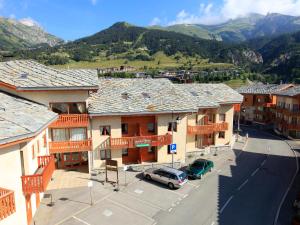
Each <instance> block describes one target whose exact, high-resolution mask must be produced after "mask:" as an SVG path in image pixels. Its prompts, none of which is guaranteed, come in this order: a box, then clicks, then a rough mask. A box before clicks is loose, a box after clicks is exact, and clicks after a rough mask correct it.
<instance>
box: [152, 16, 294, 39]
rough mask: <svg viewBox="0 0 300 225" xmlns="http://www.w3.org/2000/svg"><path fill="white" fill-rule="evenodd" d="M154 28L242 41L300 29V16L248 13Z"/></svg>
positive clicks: (202, 36)
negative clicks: (213, 22)
mask: <svg viewBox="0 0 300 225" xmlns="http://www.w3.org/2000/svg"><path fill="white" fill-rule="evenodd" d="M154 28H155V29H162V30H167V31H174V32H178V33H183V34H187V35H190V36H194V37H199V38H203V39H209V40H218V41H225V42H243V41H247V40H250V39H254V38H258V37H274V36H278V35H281V34H284V33H289V32H296V31H299V30H300V17H294V16H288V15H282V14H278V13H272V14H268V15H266V16H263V15H259V14H250V15H249V16H247V17H243V18H237V19H234V20H229V21H227V22H226V23H223V24H218V25H202V24H178V25H173V26H167V27H160V26H155V27H154Z"/></svg>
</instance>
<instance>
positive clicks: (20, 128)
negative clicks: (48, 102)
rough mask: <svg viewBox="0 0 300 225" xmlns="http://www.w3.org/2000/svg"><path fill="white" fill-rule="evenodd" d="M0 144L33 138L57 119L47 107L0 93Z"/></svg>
mask: <svg viewBox="0 0 300 225" xmlns="http://www.w3.org/2000/svg"><path fill="white" fill-rule="evenodd" d="M0 99H1V101H0V144H5V143H8V142H12V141H16V140H19V139H23V138H27V137H32V136H34V135H36V134H37V133H39V132H40V131H41V130H42V129H44V128H45V127H46V126H47V125H48V124H49V123H50V122H52V121H53V120H54V119H56V118H57V114H56V113H54V112H51V111H49V110H48V109H47V107H45V106H43V105H39V104H36V103H33V102H30V101H27V100H24V99H22V98H19V97H15V96H12V95H9V94H7V93H4V92H1V91H0Z"/></svg>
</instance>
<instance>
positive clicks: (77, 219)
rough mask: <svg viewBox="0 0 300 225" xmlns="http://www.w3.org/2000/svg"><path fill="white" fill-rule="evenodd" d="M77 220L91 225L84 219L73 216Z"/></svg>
mask: <svg viewBox="0 0 300 225" xmlns="http://www.w3.org/2000/svg"><path fill="white" fill-rule="evenodd" d="M72 217H73V218H74V219H75V220H78V221H79V222H81V223H83V224H85V225H91V224H89V223H87V222H85V221H84V220H82V219H79V218H78V217H76V216H72Z"/></svg>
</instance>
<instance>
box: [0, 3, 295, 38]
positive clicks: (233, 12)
mask: <svg viewBox="0 0 300 225" xmlns="http://www.w3.org/2000/svg"><path fill="white" fill-rule="evenodd" d="M249 13H259V14H264V15H266V14H268V13H282V14H287V15H293V16H300V0H0V16H2V17H9V18H12V19H16V20H20V21H22V22H23V23H25V24H27V25H29V26H30V25H33V24H36V25H39V26H41V27H42V28H43V29H45V30H46V31H47V32H49V33H51V34H54V35H56V36H58V37H60V38H63V39H64V40H75V39H78V38H81V37H84V36H88V35H91V34H94V33H96V32H98V31H100V30H103V29H105V28H107V27H109V26H111V25H112V24H114V23H115V22H119V21H126V22H129V23H131V24H134V25H138V26H150V25H161V26H168V25H173V24H195V23H201V24H219V23H222V22H225V21H227V20H229V19H235V18H238V17H243V16H246V15H248V14H249Z"/></svg>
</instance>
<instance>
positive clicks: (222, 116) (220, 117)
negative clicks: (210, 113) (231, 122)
mask: <svg viewBox="0 0 300 225" xmlns="http://www.w3.org/2000/svg"><path fill="white" fill-rule="evenodd" d="M225 118H226V116H225V114H220V115H219V120H220V121H221V122H225Z"/></svg>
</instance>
